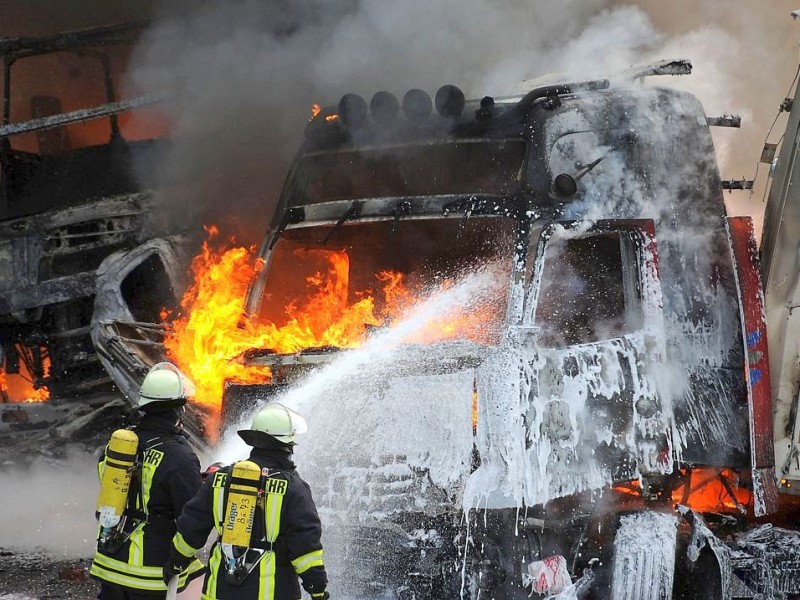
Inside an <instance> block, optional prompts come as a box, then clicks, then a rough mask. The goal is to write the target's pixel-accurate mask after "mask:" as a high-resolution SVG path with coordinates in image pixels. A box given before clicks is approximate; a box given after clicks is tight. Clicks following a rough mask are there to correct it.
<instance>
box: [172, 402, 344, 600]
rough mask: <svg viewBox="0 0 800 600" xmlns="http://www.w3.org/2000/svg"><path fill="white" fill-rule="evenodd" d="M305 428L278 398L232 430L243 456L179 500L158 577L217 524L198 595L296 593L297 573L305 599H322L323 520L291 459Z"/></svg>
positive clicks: (282, 596)
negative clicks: (243, 447) (243, 426)
mask: <svg viewBox="0 0 800 600" xmlns="http://www.w3.org/2000/svg"><path fill="white" fill-rule="evenodd" d="M305 431H306V422H305V419H303V417H301V416H300V415H299V414H298V413H296V412H295V411H293V410H292V409H290V408H289V407H287V406H284V405H283V404H280V403H278V402H270V403H268V404H267V405H266V406H264V407H263V408H261V409H260V410H259V411H258V412H257V413H256V414H255V416H254V417H253V422H252V425H251V426H250V429H244V430H240V431H239V432H238V433H239V435H240V436H241V438H242V439H243V440H244V441H245V442H246V443H247V444H248V445H250V446H252V447H253V449H252V451H251V452H250V457H249V459H248V460H243V461H239V462H237V463H234V464H233V465H230V466H228V467H224V468H222V469H220V470H218V471H217V472H216V473H214V474H213V475H212V476H211V477H209V478H208V479H207V480H206V482H205V483H204V484H203V487H202V488H201V490H200V492H198V494H197V495H196V496H195V497H194V498H193V499H192V500H190V501H189V502H188V503H187V504H186V506H184V508H183V512H182V513H181V515H180V517H179V518H178V532H177V533H176V534H175V537H174V539H173V547H172V554H171V559H170V562H169V563H168V564H167V565H166V566H165V567H164V576H165V578H168V577H169V573H170V572H172V573H183V572H185V571H184V568H185V565H186V564H188V563H189V561H192V560H193V559H194V556H195V554H196V553H197V551H198V550H199V549H200V548H202V547H203V546H204V545H205V543H206V539H207V538H208V535H209V533H210V532H211V530H212V529H216V531H217V534H218V538H217V540H216V542H215V543H214V546H213V547H212V549H211V557H210V559H209V562H208V572H207V573H206V579H205V582H204V585H203V598H204V599H206V600H228V599H231V598H237V599H241V600H256V599H261V598H272V599H274V600H298V599H299V598H300V586H299V584H298V576H299V578H300V579H301V580H302V584H303V588H304V589H305V590H306V591H307V592H308V593H309V594H310V595H311V597H312V598H315V599H316V600H327V598H328V597H329V594H328V592H327V589H326V588H327V584H328V578H327V574H326V572H325V564H324V561H323V553H322V541H321V536H322V526H321V524H320V520H319V515H318V514H317V508H316V505H315V504H314V500H313V498H312V497H311V489H310V488H309V486H308V484H307V483H306V482H305V481H303V479H301V478H300V476H299V475H298V474H297V471H296V470H295V465H294V463H293V462H292V452H293V448H294V445H295V438H296V436H297V435H298V434H301V433H304V432H305Z"/></svg>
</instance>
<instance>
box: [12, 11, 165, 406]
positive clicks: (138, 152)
mask: <svg viewBox="0 0 800 600" xmlns="http://www.w3.org/2000/svg"><path fill="white" fill-rule="evenodd" d="M143 26H144V24H143V23H131V24H124V25H115V26H109V27H101V28H96V29H89V30H84V31H79V32H66V33H60V34H56V35H52V36H47V37H41V38H16V39H11V38H9V39H2V40H0V60H1V62H2V68H3V81H4V85H3V98H2V122H0V342H2V352H1V353H0V384H2V385H0V388H2V389H3V395H2V399H0V402H8V401H16V402H19V401H26V400H45V399H47V398H48V397H58V398H70V397H79V396H83V395H85V394H91V393H100V392H104V393H107V392H108V391H109V390H110V389H112V382H111V379H110V378H109V376H108V374H107V372H106V370H105V369H104V367H103V365H102V364H101V363H100V361H99V360H98V357H97V355H96V353H95V348H94V345H93V343H92V341H91V337H90V323H91V318H92V313H93V309H94V293H95V292H94V290H95V280H96V271H97V269H98V267H99V266H100V264H101V262H102V261H103V260H104V259H105V258H106V257H107V256H109V255H110V254H112V253H114V252H118V251H120V250H123V249H129V248H134V247H137V246H139V245H140V244H142V243H143V242H144V241H146V240H147V238H148V236H149V233H148V232H147V231H146V214H147V211H148V207H149V206H150V205H151V203H152V191H151V190H145V189H142V185H141V184H140V182H139V179H138V177H137V174H136V173H135V172H134V163H136V164H137V165H140V166H141V164H142V163H146V162H147V160H150V159H152V157H153V156H154V154H155V153H156V152H158V151H159V147H160V146H161V145H162V144H163V143H164V140H163V139H162V140H159V139H138V138H137V139H131V140H129V139H126V137H125V135H126V133H127V132H126V130H125V127H124V125H125V123H126V122H127V121H126V116H127V115H124V114H123V113H125V112H126V111H130V110H133V109H137V108H141V107H144V106H148V105H150V104H152V102H153V101H154V99H153V98H144V97H142V98H131V99H125V100H118V99H117V98H116V90H115V84H114V74H115V73H114V71H115V69H114V65H115V64H116V63H115V61H116V60H118V58H119V56H118V55H119V51H120V49H121V48H124V47H127V46H129V45H131V44H132V43H133V42H134V41H135V39H136V36H137V35H138V34H139V33H140V32H141V30H142V27H143ZM42 61H45V63H43V62H42ZM46 61H51V62H49V63H48V62H46ZM52 61H56V64H58V65H59V67H60V68H61V70H60V71H57V72H54V73H53V75H52V78H51V79H52V80H51V82H50V86H49V87H47V89H48V90H51V89H52V90H53V95H44V94H42V93H41V92H39V93H38V94H37V93H36V92H37V91H39V90H40V87H41V86H40V87H36V86H37V85H38V84H37V83H35V82H34V83H33V84H30V81H31V80H32V79H33V77H32V76H31V69H32V70H34V72H35V70H36V69H37V68H41V65H42V64H53V62H52ZM62 71H63V73H62ZM81 73H89V74H91V75H92V76H93V78H92V79H91V80H90V81H91V82H92V83H93V84H94V86H95V87H99V88H100V89H99V90H93V89H88V88H81V87H79V86H80V84H77V83H75V81H74V80H76V79H78V78H80V77H81ZM12 75H13V77H12ZM59 77H63V78H65V80H66V82H67V83H64V82H63V81H61V80H60V79H59ZM26 81H28V84H30V85H31V86H32V89H33V91H31V89H28V88H27V87H26ZM98 81H100V82H102V84H101V85H100V86H98V85H97V82H98ZM12 84H13V85H12ZM98 91H99V92H100V94H101V95H102V97H103V98H104V99H105V100H106V104H101V105H99V106H92V107H90V108H82V109H79V110H71V111H68V110H64V106H66V105H70V104H75V103H77V104H78V105H85V102H86V100H84V98H91V97H92V95H93V94H94V95H96V94H97V92H98ZM31 94H33V95H31ZM26 103H29V107H26V106H25V105H26ZM12 109H13V110H12ZM14 114H16V115H30V118H28V120H14V121H12V116H13V115H14ZM87 124H88V125H87ZM70 127H76V128H74V129H71V128H70ZM148 157H150V158H148ZM159 308H160V307H159ZM156 317H157V313H152V314H149V315H148V320H152V319H153V318H156Z"/></svg>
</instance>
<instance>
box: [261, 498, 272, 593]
mask: <svg viewBox="0 0 800 600" xmlns="http://www.w3.org/2000/svg"><path fill="white" fill-rule="evenodd" d="M270 495H272V494H270ZM258 598H259V600H275V553H274V552H272V551H270V550H267V556H265V557H264V559H263V560H262V561H261V564H260V565H259V571H258Z"/></svg>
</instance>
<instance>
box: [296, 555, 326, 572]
mask: <svg viewBox="0 0 800 600" xmlns="http://www.w3.org/2000/svg"><path fill="white" fill-rule="evenodd" d="M292 566H293V567H294V570H295V572H296V573H297V574H298V575H300V574H302V573H305V572H306V571H308V570H309V569H310V568H311V567H322V566H325V563H324V562H323V560H322V550H314V551H313V552H309V553H308V554H304V555H303V556H301V557H299V558H295V559H294V560H293V561H292Z"/></svg>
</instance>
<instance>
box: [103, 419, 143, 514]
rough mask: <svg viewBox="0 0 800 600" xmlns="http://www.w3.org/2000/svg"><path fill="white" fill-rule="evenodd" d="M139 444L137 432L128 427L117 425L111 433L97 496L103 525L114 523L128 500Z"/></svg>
mask: <svg viewBox="0 0 800 600" xmlns="http://www.w3.org/2000/svg"><path fill="white" fill-rule="evenodd" d="M138 446H139V436H137V435H136V434H135V433H134V432H132V431H130V430H128V429H117V430H116V431H115V432H114V433H112V434H111V439H110V440H109V442H108V447H107V448H106V464H105V468H104V470H103V476H102V478H101V480H100V495H99V496H98V498H97V516H98V519H99V520H100V525H101V526H102V527H103V528H111V527H116V525H117V524H118V523H119V521H120V519H121V518H122V514H123V512H124V511H125V506H126V505H127V504H128V490H129V489H130V487H131V473H132V471H133V466H134V464H135V463H136V449H137V448H138Z"/></svg>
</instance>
